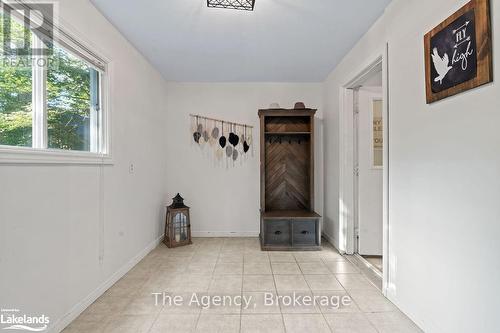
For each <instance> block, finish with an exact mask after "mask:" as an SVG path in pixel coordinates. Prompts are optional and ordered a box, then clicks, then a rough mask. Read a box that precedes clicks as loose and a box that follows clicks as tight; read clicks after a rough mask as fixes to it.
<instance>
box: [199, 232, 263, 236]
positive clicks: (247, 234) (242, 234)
mask: <svg viewBox="0 0 500 333" xmlns="http://www.w3.org/2000/svg"><path fill="white" fill-rule="evenodd" d="M191 236H192V237H259V232H258V231H243V232H232V231H191Z"/></svg>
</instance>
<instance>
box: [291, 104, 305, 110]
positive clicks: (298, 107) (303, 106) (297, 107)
mask: <svg viewBox="0 0 500 333" xmlns="http://www.w3.org/2000/svg"><path fill="white" fill-rule="evenodd" d="M293 108H294V109H295V110H304V109H305V108H306V105H305V104H304V103H303V102H297V103H295V106H294V107H293Z"/></svg>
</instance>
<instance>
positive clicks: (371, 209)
mask: <svg viewBox="0 0 500 333" xmlns="http://www.w3.org/2000/svg"><path fill="white" fill-rule="evenodd" d="M358 96H359V97H358V98H359V100H358V102H359V104H358V105H359V113H358V115H357V126H358V129H357V132H358V134H357V135H358V137H357V145H358V146H357V153H358V158H357V163H358V174H359V176H358V180H357V183H358V188H357V192H358V194H357V195H358V205H357V206H358V212H357V213H358V214H357V218H358V221H357V227H358V235H359V238H358V253H359V254H361V255H377V256H381V255H382V243H383V241H382V228H383V224H382V214H383V211H382V207H383V201H382V198H383V165H382V162H383V158H382V156H383V151H382V147H383V142H382V138H383V128H382V89H381V88H364V87H363V88H360V90H359V94H358Z"/></svg>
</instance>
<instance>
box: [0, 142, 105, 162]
mask: <svg viewBox="0 0 500 333" xmlns="http://www.w3.org/2000/svg"><path fill="white" fill-rule="evenodd" d="M8 164H11V165H15V164H48V165H50V164H53V165H112V164H113V160H112V158H111V156H110V155H101V154H96V153H90V152H81V151H65V150H58V149H34V148H27V147H8V146H0V165H8Z"/></svg>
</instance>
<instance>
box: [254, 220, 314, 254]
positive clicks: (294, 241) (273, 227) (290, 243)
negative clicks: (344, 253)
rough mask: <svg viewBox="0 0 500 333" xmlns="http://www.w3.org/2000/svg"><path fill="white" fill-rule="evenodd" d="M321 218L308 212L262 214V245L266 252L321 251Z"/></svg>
mask: <svg viewBox="0 0 500 333" xmlns="http://www.w3.org/2000/svg"><path fill="white" fill-rule="evenodd" d="M319 218H320V216H319V215H318V214H316V213H314V212H308V211H273V212H264V213H262V214H261V229H260V230H261V234H260V243H261V248H262V250H264V251H318V250H321V230H320V224H319Z"/></svg>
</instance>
